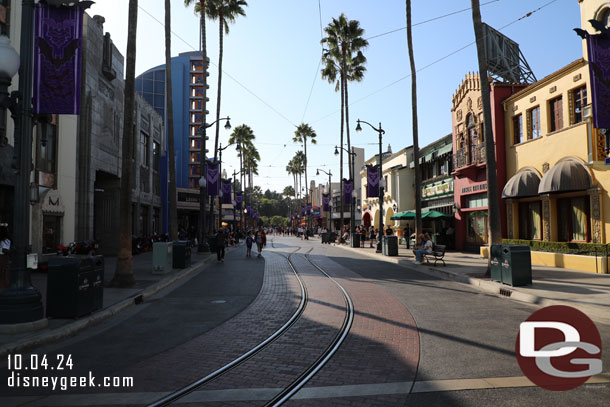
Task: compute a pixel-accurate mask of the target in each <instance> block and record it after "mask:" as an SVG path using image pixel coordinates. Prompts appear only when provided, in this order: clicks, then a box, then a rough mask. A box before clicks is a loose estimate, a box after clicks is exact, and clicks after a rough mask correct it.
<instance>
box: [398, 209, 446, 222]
mask: <svg viewBox="0 0 610 407" xmlns="http://www.w3.org/2000/svg"><path fill="white" fill-rule="evenodd" d="M421 217H422V219H441V218H453V215H450V214H447V213H443V212H439V211H427V212H424V211H422V214H421ZM390 219H391V220H408V219H415V211H405V212H398V213H397V214H395V215H394V216H392V217H390Z"/></svg>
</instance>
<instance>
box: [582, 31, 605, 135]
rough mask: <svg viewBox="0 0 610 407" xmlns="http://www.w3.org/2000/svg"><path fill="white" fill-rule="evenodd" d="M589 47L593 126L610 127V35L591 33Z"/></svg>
mask: <svg viewBox="0 0 610 407" xmlns="http://www.w3.org/2000/svg"><path fill="white" fill-rule="evenodd" d="M587 48H588V51H589V72H590V76H591V102H592V104H593V127H595V128H597V129H610V36H607V35H604V34H597V35H589V36H588V38H587Z"/></svg>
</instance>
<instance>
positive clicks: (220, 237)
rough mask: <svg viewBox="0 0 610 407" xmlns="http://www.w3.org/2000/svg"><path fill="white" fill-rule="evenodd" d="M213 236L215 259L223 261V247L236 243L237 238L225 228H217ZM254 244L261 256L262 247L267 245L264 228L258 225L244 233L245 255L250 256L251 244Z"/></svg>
mask: <svg viewBox="0 0 610 407" xmlns="http://www.w3.org/2000/svg"><path fill="white" fill-rule="evenodd" d="M214 237H215V238H216V259H217V260H218V262H219V263H223V262H224V261H225V247H227V246H228V245H236V244H237V238H236V237H235V234H234V233H232V232H231V231H230V230H228V229H226V228H220V229H218V230H217V231H216V232H215V234H214ZM253 243H255V244H256V248H257V249H258V256H257V257H262V251H263V247H264V246H266V245H267V233H266V232H265V229H263V228H262V227H259V228H258V229H257V230H255V231H254V232H252V231H251V230H249V231H248V232H247V233H246V257H252V245H253Z"/></svg>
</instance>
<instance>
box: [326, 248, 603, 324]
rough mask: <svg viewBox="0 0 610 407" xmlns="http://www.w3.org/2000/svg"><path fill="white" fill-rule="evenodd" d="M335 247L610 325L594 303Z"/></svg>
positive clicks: (353, 249) (408, 261)
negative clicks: (574, 311)
mask: <svg viewBox="0 0 610 407" xmlns="http://www.w3.org/2000/svg"><path fill="white" fill-rule="evenodd" d="M335 247H339V248H341V249H344V250H348V251H352V252H355V253H359V254H361V255H363V256H366V257H370V258H374V259H377V260H380V261H385V262H387V263H394V264H396V265H398V266H401V267H404V268H408V269H409V270H413V271H417V272H420V273H423V274H427V275H430V276H434V277H439V278H442V279H444V280H452V281H456V282H458V283H462V284H468V285H470V286H473V287H475V288H476V289H478V290H479V291H482V292H486V293H489V294H494V295H496V296H498V297H501V298H506V299H509V300H515V301H519V302H524V303H528V304H533V305H537V306H539V307H540V308H543V307H548V306H551V305H566V306H569V307H572V308H577V309H579V310H580V311H582V312H584V313H585V314H586V315H587V316H588V317H589V318H591V319H592V320H593V321H596V322H600V323H603V324H608V325H610V316H609V315H608V313H607V312H606V311H605V310H603V309H599V307H598V306H595V305H587V304H578V305H577V306H575V304H574V303H572V302H569V301H563V300H554V299H549V298H544V297H540V296H537V295H534V294H529V293H524V292H522V291H518V290H515V289H514V288H513V287H511V286H508V285H503V284H500V283H497V282H494V281H489V280H483V279H481V278H477V277H469V276H465V275H462V274H456V273H452V272H450V271H447V270H443V269H440V268H436V267H433V266H425V268H424V267H420V268H417V269H414V268H413V267H410V263H411V262H410V260H404V259H399V258H396V257H388V256H379V255H378V254H376V253H369V252H361V251H359V250H358V249H356V248H352V247H349V246H342V245H335Z"/></svg>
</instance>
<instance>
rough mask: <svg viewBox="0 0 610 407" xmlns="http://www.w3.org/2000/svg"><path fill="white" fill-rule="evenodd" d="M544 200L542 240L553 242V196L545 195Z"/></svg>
mask: <svg viewBox="0 0 610 407" xmlns="http://www.w3.org/2000/svg"><path fill="white" fill-rule="evenodd" d="M541 198H542V240H544V241H545V242H549V241H551V196H550V195H549V194H545V195H542V196H541Z"/></svg>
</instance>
